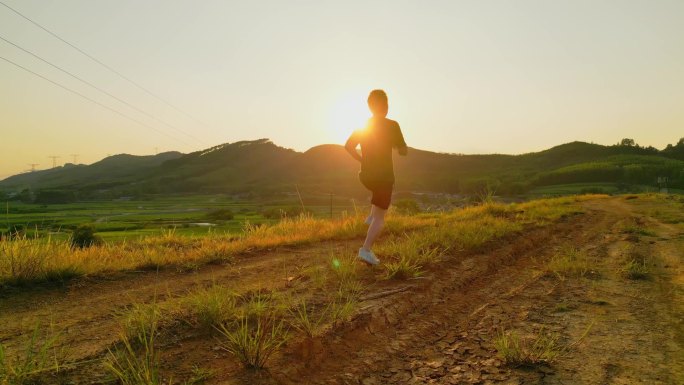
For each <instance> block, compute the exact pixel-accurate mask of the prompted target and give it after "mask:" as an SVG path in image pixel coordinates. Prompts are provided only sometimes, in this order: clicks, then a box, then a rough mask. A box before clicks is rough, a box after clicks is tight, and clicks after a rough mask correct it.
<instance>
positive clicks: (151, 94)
mask: <svg viewBox="0 0 684 385" xmlns="http://www.w3.org/2000/svg"><path fill="white" fill-rule="evenodd" d="M0 4H2V5H4V6H5V8H7V9H9V10H10V11H12V12H14V13H16V14H17V15H19V16H21V17H22V18H24V19H25V20H27V21H28V22H30V23H31V24H33V25H35V26H36V27H38V28H40V29H42V30H43V31H45V32H47V33H49V34H50V35H52V36H53V37H55V38H56V39H58V40H60V41H61V42H62V43H64V44H66V45H68V46H69V47H71V48H73V49H75V50H76V51H78V52H80V53H81V54H82V55H84V56H86V57H87V58H89V59H90V60H92V61H94V62H96V63H97V64H99V65H101V66H103V67H104V68H106V69H108V70H109V71H111V72H112V73H114V74H116V75H117V76H119V77H120V78H122V79H124V80H126V81H127V82H129V83H131V84H132V85H134V86H136V87H137V88H138V89H140V90H142V91H144V92H145V93H147V94H148V95H150V96H152V97H154V98H155V99H157V100H159V101H161V102H162V103H164V104H166V105H167V106H169V107H171V108H173V109H174V110H176V111H178V112H180V113H181V114H183V115H185V116H187V117H189V118H190V119H192V120H194V121H195V122H197V123H199V124H201V125H203V126H206V124H205V123H203V122H202V121H200V120H199V119H197V118H195V117H194V116H192V115H190V114H189V113H187V112H185V111H183V110H181V109H180V108H178V107H176V106H174V105H173V104H171V103H170V102H168V101H166V100H165V99H164V98H162V97H160V96H158V95H156V94H155V93H153V92H152V91H150V90H148V89H147V88H145V87H143V86H141V85H140V84H138V83H137V82H135V81H133V80H132V79H130V78H128V77H127V76H125V75H123V74H122V73H120V72H119V71H117V70H115V69H114V68H112V67H110V66H108V65H107V64H105V63H103V62H102V61H100V60H98V59H97V58H95V57H93V56H92V55H90V54H88V53H87V52H85V51H83V50H82V49H80V48H78V47H77V46H75V45H74V44H72V43H69V42H68V41H66V40H64V39H62V38H61V37H59V35H57V34H56V33H54V32H52V31H50V30H49V29H47V28H45V27H43V26H42V25H40V24H38V22H36V21H33V20H32V19H30V18H29V17H28V16H26V15H24V14H22V13H21V12H19V11H17V10H16V9H14V8H12V7H10V6H9V5H7V4H5V3H4V2H3V1H0Z"/></svg>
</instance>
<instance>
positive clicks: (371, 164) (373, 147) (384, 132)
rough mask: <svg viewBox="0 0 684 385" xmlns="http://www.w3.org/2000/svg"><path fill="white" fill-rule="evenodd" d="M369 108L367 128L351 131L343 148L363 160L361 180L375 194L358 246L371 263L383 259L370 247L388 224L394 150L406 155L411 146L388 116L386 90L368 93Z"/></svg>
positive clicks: (365, 259) (392, 184)
mask: <svg viewBox="0 0 684 385" xmlns="http://www.w3.org/2000/svg"><path fill="white" fill-rule="evenodd" d="M368 108H369V109H370V111H371V113H372V114H373V117H371V118H370V119H368V123H367V124H366V127H365V128H363V129H361V130H356V131H354V133H352V134H351V136H350V137H349V139H347V143H346V144H345V146H344V147H345V148H346V150H347V152H349V154H350V155H351V156H352V157H353V158H354V159H356V160H358V161H359V162H361V172H359V179H360V180H361V183H362V184H363V185H364V186H365V187H366V188H367V189H368V190H370V191H371V193H372V197H371V204H372V206H371V213H370V215H369V216H368V218H367V219H366V223H367V224H368V225H370V226H369V227H368V234H367V235H366V241H365V242H364V244H363V247H361V248H360V249H359V258H361V259H362V260H363V261H365V262H367V263H369V264H371V265H377V264H378V263H380V261H379V260H378V258H376V257H375V254H373V252H372V251H371V247H372V246H373V242H375V239H376V238H377V237H378V235H379V234H380V230H382V227H383V225H384V224H385V213H387V209H388V208H389V205H390V202H391V200H392V189H393V188H394V166H393V162H392V149H393V148H396V149H397V151H398V152H399V155H406V154H407V152H408V149H407V147H406V142H404V136H403V135H402V134H401V129H400V128H399V123H397V122H395V121H394V120H391V119H387V117H386V116H387V110H388V108H389V105H388V103H387V94H385V91H383V90H373V91H371V93H370V95H368ZM358 145H361V153H360V154H359V152H358V151H357V150H356V147H357V146H358Z"/></svg>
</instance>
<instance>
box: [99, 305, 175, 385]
mask: <svg viewBox="0 0 684 385" xmlns="http://www.w3.org/2000/svg"><path fill="white" fill-rule="evenodd" d="M149 322H151V323H150V324H149V325H147V326H145V327H141V328H139V334H137V335H136V336H135V337H133V338H131V337H130V336H128V335H125V334H124V335H123V336H122V342H121V346H120V347H119V348H117V349H116V350H113V351H112V350H110V351H109V352H108V355H107V358H106V359H105V362H104V366H105V369H106V370H107V371H108V372H109V373H110V374H112V375H113V376H114V378H115V379H116V380H117V381H118V382H119V383H120V384H122V385H161V384H169V385H170V384H172V381H171V380H168V382H166V381H164V380H163V378H162V376H161V373H160V370H159V367H160V364H159V354H158V352H157V350H156V348H155V336H156V330H157V318H156V316H154V317H153V318H152V319H150V320H149ZM136 347H139V348H138V349H136Z"/></svg>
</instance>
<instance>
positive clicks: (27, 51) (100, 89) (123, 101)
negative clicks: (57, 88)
mask: <svg viewBox="0 0 684 385" xmlns="http://www.w3.org/2000/svg"><path fill="white" fill-rule="evenodd" d="M0 40H3V41H4V42H5V43H7V44H11V45H12V46H14V47H16V48H18V49H20V50H22V51H24V52H26V53H27V54H29V55H31V56H33V57H35V58H36V59H38V60H41V61H42V62H44V63H46V64H48V65H50V66H52V67H53V68H56V69H58V70H60V71H62V72H63V73H65V74H67V75H69V76H71V77H72V78H74V79H76V80H78V81H80V82H83V83H85V84H87V85H89V86H90V87H92V88H94V89H96V90H98V91H100V92H102V93H103V94H105V95H107V96H109V97H111V98H113V99H115V100H117V101H119V102H121V103H123V104H125V105H127V106H128V107H130V108H132V109H134V110H135V111H138V112H140V113H141V114H144V115H146V116H148V117H149V118H151V119H154V120H156V121H158V122H161V123H162V124H164V125H165V126H167V127H169V128H171V129H174V130H176V131H178V132H180V133H182V134H185V135H186V136H188V137H190V138H193V139H195V140H197V141H198V142H200V143H202V144H204V143H203V142H202V141H201V140H200V139H198V138H196V137H194V136H192V135H190V134H188V133H187V132H185V131H183V130H181V129H180V128H177V127H174V126H173V125H171V124H169V123H167V122H165V121H163V120H161V119H159V118H157V117H155V116H154V115H152V114H150V113H148V112H147V111H144V110H141V109H140V108H138V107H136V106H134V105H132V104H130V103H128V102H127V101H125V100H122V99H120V98H118V97H116V96H115V95H112V94H111V93H109V92H107V91H106V90H103V89H102V88H100V87H98V86H96V85H94V84H93V83H91V82H89V81H87V80H84V79H83V78H81V77H79V76H77V75H74V74H73V73H71V72H69V71H67V70H65V69H64V68H62V67H60V66H58V65H56V64H53V63H51V62H50V61H48V60H46V59H43V58H42V57H40V56H38V55H37V54H35V53H33V52H31V51H29V50H27V49H25V48H23V47H21V46H19V45H18V44H16V43H13V42H11V41H9V40H7V39H6V38H4V37H3V36H0Z"/></svg>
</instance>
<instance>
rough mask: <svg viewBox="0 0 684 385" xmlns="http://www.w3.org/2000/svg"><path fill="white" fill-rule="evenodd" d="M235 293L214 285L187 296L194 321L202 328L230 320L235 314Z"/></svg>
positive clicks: (211, 328) (210, 328) (210, 327)
mask: <svg viewBox="0 0 684 385" xmlns="http://www.w3.org/2000/svg"><path fill="white" fill-rule="evenodd" d="M235 297H236V295H235V293H233V292H232V291H231V290H230V289H228V288H227V287H225V286H221V285H216V284H214V285H213V286H211V287H209V288H204V289H201V290H198V291H197V292H195V293H193V294H191V295H190V296H189V297H188V298H187V305H188V307H189V308H190V313H191V314H192V317H193V318H194V323H195V324H196V325H198V326H200V327H201V328H203V329H208V330H213V327H214V326H217V325H219V324H221V323H224V322H226V321H228V320H230V319H231V318H232V317H234V316H235V314H236V298H235Z"/></svg>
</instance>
